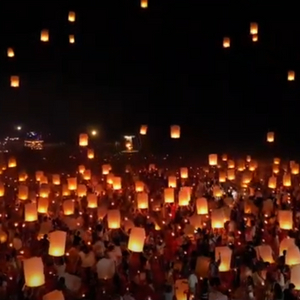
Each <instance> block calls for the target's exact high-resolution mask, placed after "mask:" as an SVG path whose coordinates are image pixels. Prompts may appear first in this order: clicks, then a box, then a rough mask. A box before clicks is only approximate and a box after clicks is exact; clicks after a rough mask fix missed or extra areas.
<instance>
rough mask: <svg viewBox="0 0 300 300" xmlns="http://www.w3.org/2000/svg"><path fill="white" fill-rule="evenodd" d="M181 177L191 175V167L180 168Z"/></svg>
mask: <svg viewBox="0 0 300 300" xmlns="http://www.w3.org/2000/svg"><path fill="white" fill-rule="evenodd" d="M180 177H181V178H182V179H187V178H188V177H189V169H188V168H180Z"/></svg>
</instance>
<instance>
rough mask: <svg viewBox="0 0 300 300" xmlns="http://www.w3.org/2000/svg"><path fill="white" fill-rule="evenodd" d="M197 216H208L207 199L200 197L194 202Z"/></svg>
mask: <svg viewBox="0 0 300 300" xmlns="http://www.w3.org/2000/svg"><path fill="white" fill-rule="evenodd" d="M196 207H197V214H198V215H207V214H208V203H207V199H206V198H204V197H202V198H198V199H197V201H196Z"/></svg>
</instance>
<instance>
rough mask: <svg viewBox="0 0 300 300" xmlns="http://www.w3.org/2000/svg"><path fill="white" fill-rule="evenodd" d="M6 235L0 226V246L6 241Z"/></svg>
mask: <svg viewBox="0 0 300 300" xmlns="http://www.w3.org/2000/svg"><path fill="white" fill-rule="evenodd" d="M7 237H8V235H7V233H6V232H5V231H3V229H2V225H0V244H4V243H6V241H7Z"/></svg>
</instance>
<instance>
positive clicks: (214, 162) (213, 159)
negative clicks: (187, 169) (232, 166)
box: [208, 154, 218, 166]
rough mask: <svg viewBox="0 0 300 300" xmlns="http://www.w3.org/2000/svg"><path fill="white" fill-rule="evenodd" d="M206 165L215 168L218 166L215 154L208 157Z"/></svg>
mask: <svg viewBox="0 0 300 300" xmlns="http://www.w3.org/2000/svg"><path fill="white" fill-rule="evenodd" d="M208 163H209V165H210V166H217V165H218V155H217V154H210V155H209V156H208Z"/></svg>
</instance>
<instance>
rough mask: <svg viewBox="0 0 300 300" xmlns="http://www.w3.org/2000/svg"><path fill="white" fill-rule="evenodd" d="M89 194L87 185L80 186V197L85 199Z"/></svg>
mask: <svg viewBox="0 0 300 300" xmlns="http://www.w3.org/2000/svg"><path fill="white" fill-rule="evenodd" d="M86 193H87V187H86V185H85V184H78V187H77V195H78V197H85V196H86Z"/></svg>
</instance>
